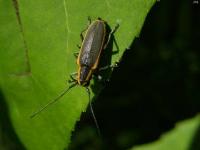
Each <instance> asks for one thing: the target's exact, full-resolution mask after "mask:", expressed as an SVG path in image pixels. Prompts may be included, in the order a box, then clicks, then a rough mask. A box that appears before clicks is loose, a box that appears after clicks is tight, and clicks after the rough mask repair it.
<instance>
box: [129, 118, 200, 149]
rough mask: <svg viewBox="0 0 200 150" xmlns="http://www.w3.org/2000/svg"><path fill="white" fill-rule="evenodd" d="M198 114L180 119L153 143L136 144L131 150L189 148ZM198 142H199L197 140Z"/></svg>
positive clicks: (194, 133)
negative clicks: (190, 117) (180, 120)
mask: <svg viewBox="0 0 200 150" xmlns="http://www.w3.org/2000/svg"><path fill="white" fill-rule="evenodd" d="M199 125H200V116H196V117H194V118H192V119H189V120H185V121H182V122H180V123H178V124H177V125H176V127H175V128H174V129H173V130H171V131H169V132H168V133H166V134H164V135H162V136H161V138H160V139H159V140H157V141H155V142H153V143H149V144H144V145H141V146H136V147H134V148H132V150H169V149H171V150H189V149H191V146H192V141H194V140H195V139H194V138H195V135H196V133H197V132H198V129H199ZM198 143H199V142H198Z"/></svg>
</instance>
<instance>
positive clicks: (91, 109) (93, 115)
mask: <svg viewBox="0 0 200 150" xmlns="http://www.w3.org/2000/svg"><path fill="white" fill-rule="evenodd" d="M86 90H87V93H88V97H89V105H90V111H91V113H92V117H93V119H94V123H95V125H96V128H97V132H98V134H99V136H101V132H100V128H99V124H98V122H97V119H96V117H95V114H94V110H93V108H92V100H91V99H90V89H89V88H88V87H86Z"/></svg>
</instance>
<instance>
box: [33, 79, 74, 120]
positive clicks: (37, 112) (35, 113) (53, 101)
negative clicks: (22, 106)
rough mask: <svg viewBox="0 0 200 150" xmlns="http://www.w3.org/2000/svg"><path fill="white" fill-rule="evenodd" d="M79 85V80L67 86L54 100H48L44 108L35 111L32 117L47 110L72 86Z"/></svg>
mask: <svg viewBox="0 0 200 150" xmlns="http://www.w3.org/2000/svg"><path fill="white" fill-rule="evenodd" d="M76 85H77V82H75V83H74V84H72V85H70V86H69V87H68V88H66V89H65V90H64V91H63V92H62V93H61V94H60V95H58V96H57V97H56V98H55V99H53V100H52V101H50V102H48V103H47V104H46V105H45V106H43V107H42V108H40V109H39V110H38V111H36V112H34V113H33V114H32V115H31V116H30V118H33V117H35V116H36V115H38V114H39V113H40V112H42V111H43V110H45V109H46V108H47V107H48V106H50V105H51V104H53V103H55V102H57V101H58V100H59V99H60V98H61V97H63V96H64V95H65V94H66V93H67V92H68V91H69V90H70V89H71V88H73V87H74V86H76Z"/></svg>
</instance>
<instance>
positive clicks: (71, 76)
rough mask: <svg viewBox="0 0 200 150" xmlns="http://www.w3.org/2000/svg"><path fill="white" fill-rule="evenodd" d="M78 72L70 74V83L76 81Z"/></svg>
mask: <svg viewBox="0 0 200 150" xmlns="http://www.w3.org/2000/svg"><path fill="white" fill-rule="evenodd" d="M77 74H78V73H77V72H73V73H71V74H70V79H69V80H68V82H69V83H72V82H76V81H77V79H76V76H77Z"/></svg>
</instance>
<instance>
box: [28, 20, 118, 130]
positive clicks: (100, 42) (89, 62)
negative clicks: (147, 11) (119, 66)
mask: <svg viewBox="0 0 200 150" xmlns="http://www.w3.org/2000/svg"><path fill="white" fill-rule="evenodd" d="M88 20H89V26H88V27H87V29H85V30H83V31H82V32H81V34H80V37H81V39H82V44H81V47H80V52H79V53H78V56H77V60H76V63H77V65H78V71H77V72H76V73H73V74H71V75H70V77H71V80H70V82H71V83H72V84H71V85H70V86H69V87H67V88H66V89H65V90H64V91H63V92H62V93H61V94H60V95H58V97H56V98H55V99H53V100H52V101H50V102H49V103H47V104H46V105H45V106H43V107H42V108H41V109H39V110H38V111H36V112H35V113H33V114H32V115H31V116H30V117H31V118H33V117H35V116H36V115H37V114H39V113H40V112H42V111H43V110H44V109H46V108H47V107H48V106H49V105H51V104H53V103H55V102H56V101H57V100H59V99H60V98H61V97H62V96H63V95H65V94H66V93H67V92H68V91H69V90H70V89H71V88H73V87H74V86H76V85H80V86H83V87H85V88H86V90H87V93H88V96H89V104H90V110H91V113H92V115H93V118H94V121H95V124H96V127H97V129H98V132H99V126H98V123H97V120H96V117H95V115H94V111H93V109H92V104H91V99H90V90H89V88H88V86H89V82H90V80H91V78H92V75H93V73H94V72H95V71H96V70H97V68H98V64H99V61H100V57H101V54H102V51H103V50H104V49H106V47H107V45H108V43H109V42H110V38H111V35H112V34H114V32H115V31H116V30H117V29H118V27H119V24H117V25H116V26H115V28H114V29H113V30H111V31H110V33H109V35H108V38H107V39H106V34H107V30H106V25H107V23H106V21H104V20H102V19H101V18H98V19H97V20H95V21H93V22H91V19H90V18H88ZM83 32H86V33H85V36H83ZM109 67H110V66H109ZM109 67H104V68H103V69H106V68H109ZM99 133H100V132H99Z"/></svg>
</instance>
